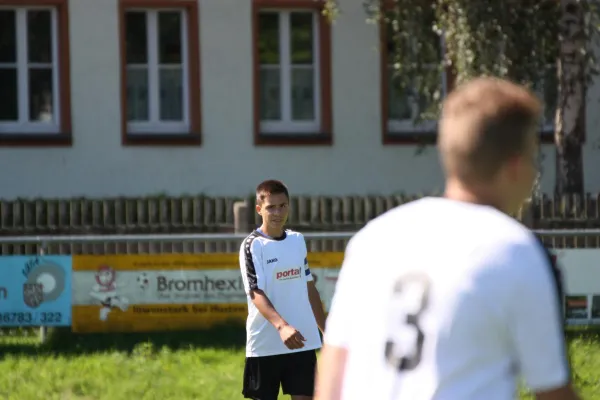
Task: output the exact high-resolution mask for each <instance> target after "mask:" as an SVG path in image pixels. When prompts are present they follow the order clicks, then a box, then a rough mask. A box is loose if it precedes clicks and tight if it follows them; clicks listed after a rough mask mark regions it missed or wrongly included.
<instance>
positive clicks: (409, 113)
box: [381, 26, 449, 144]
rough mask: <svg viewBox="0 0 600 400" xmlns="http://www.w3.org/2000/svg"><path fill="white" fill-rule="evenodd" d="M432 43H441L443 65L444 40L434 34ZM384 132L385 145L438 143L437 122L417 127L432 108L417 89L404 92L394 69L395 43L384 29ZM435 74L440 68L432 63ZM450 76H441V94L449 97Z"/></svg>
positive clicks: (382, 73) (440, 52) (382, 59)
mask: <svg viewBox="0 0 600 400" xmlns="http://www.w3.org/2000/svg"><path fill="white" fill-rule="evenodd" d="M431 40H432V41H434V42H435V43H439V54H440V59H439V61H438V60H435V62H436V63H437V62H440V61H441V57H442V55H443V51H444V50H443V40H442V39H440V38H439V37H438V36H437V35H435V34H434V33H433V32H432V35H431ZM382 45H383V46H382V51H381V64H382V71H381V75H382V106H383V110H382V116H383V118H382V128H383V142H384V144H390V143H406V142H407V141H408V142H413V141H419V140H421V139H424V138H426V139H435V135H436V129H437V123H436V121H421V122H419V123H418V124H415V122H414V120H415V118H416V117H417V116H418V115H419V114H420V113H421V112H423V111H426V110H427V109H428V107H429V105H428V104H427V103H426V100H425V99H424V98H423V96H420V95H419V94H418V93H417V92H416V91H415V90H414V89H410V88H409V89H408V90H402V88H401V87H400V85H399V82H398V80H397V78H396V77H395V70H394V65H393V54H394V53H393V52H394V43H393V41H392V37H391V35H390V34H389V30H388V29H387V28H386V27H385V26H382ZM429 66H430V68H431V70H432V71H435V70H436V69H437V68H438V65H436V64H434V63H433V62H432V63H431V64H430V65H429ZM448 80H449V79H448V73H447V71H446V70H444V71H443V72H442V74H441V76H440V94H441V96H442V98H443V97H445V96H446V94H447V93H448V90H449V82H448Z"/></svg>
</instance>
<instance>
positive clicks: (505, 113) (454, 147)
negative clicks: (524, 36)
mask: <svg viewBox="0 0 600 400" xmlns="http://www.w3.org/2000/svg"><path fill="white" fill-rule="evenodd" d="M541 110H542V106H541V102H540V101H539V100H538V98H537V97H536V96H535V95H534V94H533V93H532V92H531V91H530V90H528V89H527V88H526V87H524V86H521V85H518V84H516V83H512V82H510V81H508V80H503V79H498V78H490V77H482V78H476V79H474V80H472V81H470V82H468V83H465V84H464V85H461V86H459V87H458V88H457V89H456V90H454V91H453V92H452V93H450V95H449V96H448V97H447V98H446V100H445V101H444V105H443V110H442V117H441V120H440V132H439V140H438V145H439V149H440V155H441V157H442V164H443V166H444V169H445V170H446V173H447V174H450V175H454V176H456V177H458V178H459V179H461V180H465V181H472V180H486V179H491V178H493V177H494V175H495V174H496V173H497V172H498V171H499V169H500V168H501V167H502V165H503V164H504V163H506V162H507V161H508V160H509V159H510V158H512V157H514V156H517V155H520V154H525V152H526V151H527V149H528V146H529V143H530V141H531V139H534V136H533V135H534V134H535V133H536V129H537V127H538V125H539V122H540V118H541Z"/></svg>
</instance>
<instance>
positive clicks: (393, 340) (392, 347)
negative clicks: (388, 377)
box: [385, 274, 430, 371]
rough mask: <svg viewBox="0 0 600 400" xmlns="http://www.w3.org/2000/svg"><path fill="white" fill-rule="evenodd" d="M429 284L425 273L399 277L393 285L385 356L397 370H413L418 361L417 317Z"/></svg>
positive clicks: (420, 333) (420, 343) (419, 332)
mask: <svg viewBox="0 0 600 400" xmlns="http://www.w3.org/2000/svg"><path fill="white" fill-rule="evenodd" d="M429 286H430V285H429V278H428V277H427V275H425V274H410V275H404V276H401V277H400V278H399V279H398V280H397V281H396V283H395V285H394V291H393V294H392V299H391V307H390V314H389V318H390V319H389V321H390V323H391V326H390V328H391V329H390V332H389V333H388V334H389V336H388V340H387V341H386V343H385V358H386V360H387V362H388V363H389V364H390V365H392V366H394V367H395V368H397V369H398V371H410V370H413V369H415V368H416V367H417V366H418V365H419V363H420V362H421V353H422V351H423V343H424V341H425V335H424V334H423V330H422V329H421V325H420V316H421V313H422V312H423V311H424V310H425V309H426V308H427V303H428V300H429Z"/></svg>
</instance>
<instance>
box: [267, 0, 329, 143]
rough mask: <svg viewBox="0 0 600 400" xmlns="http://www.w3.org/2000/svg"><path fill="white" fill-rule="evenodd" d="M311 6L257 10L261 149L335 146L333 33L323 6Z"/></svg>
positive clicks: (275, 3)
mask: <svg viewBox="0 0 600 400" xmlns="http://www.w3.org/2000/svg"><path fill="white" fill-rule="evenodd" d="M260 3H273V4H274V5H277V4H283V5H285V2H278V1H274V2H273V1H271V2H268V1H267V2H265V1H262V2H260ZM301 3H302V2H297V1H296V2H294V5H295V6H298V5H302V4H301ZM306 4H307V5H306V7H298V8H285V9H279V8H268V7H265V8H261V9H260V10H256V13H255V24H256V28H255V34H256V36H257V37H256V40H255V45H256V46H257V48H256V52H255V56H256V57H257V60H255V74H256V78H257V82H256V87H255V91H256V92H257V93H256V95H255V99H256V113H255V114H257V115H256V118H257V122H258V124H257V125H258V127H257V129H256V130H257V132H256V133H255V142H256V143H258V144H266V143H268V142H271V143H272V142H275V143H277V144H284V143H285V142H287V143H288V144H293V143H308V142H313V143H322V144H326V143H330V142H331V111H330V109H331V104H330V103H331V93H330V85H331V79H330V65H331V60H330V57H331V55H330V43H329V41H330V32H329V29H330V28H329V26H328V23H327V22H326V21H324V17H322V16H321V14H320V12H319V7H320V6H319V3H317V2H314V1H312V0H311V1H307V2H306ZM315 4H316V5H317V6H319V7H317V8H315Z"/></svg>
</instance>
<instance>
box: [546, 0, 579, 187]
mask: <svg viewBox="0 0 600 400" xmlns="http://www.w3.org/2000/svg"><path fill="white" fill-rule="evenodd" d="M579 3H580V1H577V0H561V11H562V17H561V20H560V33H561V36H562V40H561V42H560V47H559V61H558V78H559V85H558V86H559V87H558V106H557V110H556V120H555V122H556V128H555V135H554V139H555V143H556V186H555V193H556V194H558V195H565V194H568V195H574V194H577V195H580V196H581V198H583V195H584V184H583V160H582V143H583V138H584V132H585V106H586V101H585V100H586V98H585V97H586V91H585V61H586V60H585V55H584V53H583V52H582V51H581V49H585V48H586V37H585V28H584V24H585V21H584V7H583V6H582V5H581V4H579Z"/></svg>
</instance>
